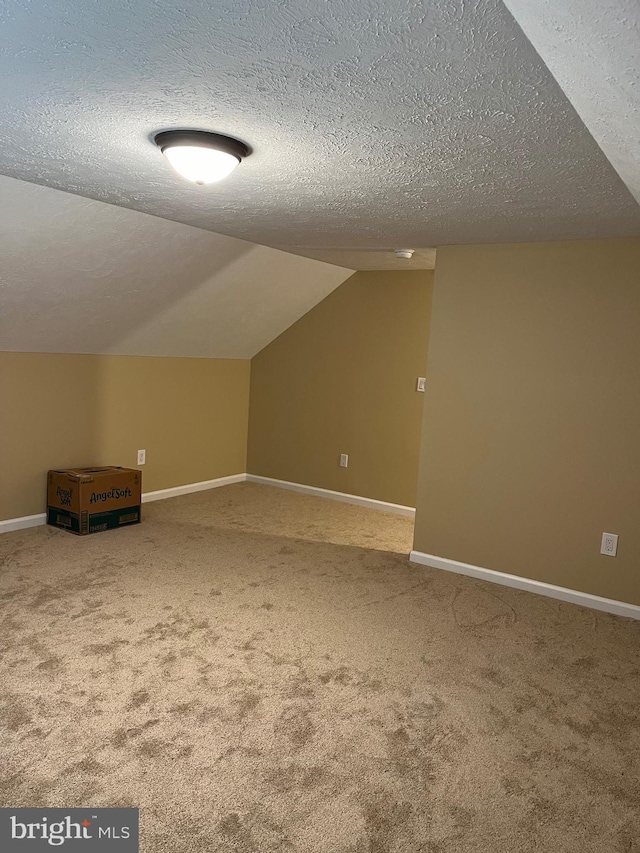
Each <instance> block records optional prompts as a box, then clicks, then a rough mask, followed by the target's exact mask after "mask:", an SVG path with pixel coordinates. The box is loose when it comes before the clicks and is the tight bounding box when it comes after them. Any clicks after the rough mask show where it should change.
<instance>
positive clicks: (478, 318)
mask: <svg viewBox="0 0 640 853" xmlns="http://www.w3.org/2000/svg"><path fill="white" fill-rule="evenodd" d="M427 378H428V388H429V393H428V395H427V399H426V407H425V418H424V426H423V440H422V458H421V469H420V480H419V487H418V503H417V517H416V531H415V545H414V547H415V549H416V550H419V551H422V552H425V553H428V554H433V555H436V556H439V557H448V558H450V559H453V560H459V561H462V562H466V563H472V564H474V565H478V566H483V567H485V568H490V569H495V570H497V571H501V572H509V573H512V574H516V575H522V576H524V577H528V578H534V579H537V580H541V581H546V582H549V583H553V584H558V585H560V586H566V587H571V588H574V589H578V590H582V591H585V592H589V593H594V594H597V595H602V596H605V597H609V598H614V599H619V600H623V601H627V602H631V603H634V604H640V570H639V569H640V523H639V519H640V240H639V239H626V240H601V241H600V240H597V241H596V240H594V241H580V242H567V243H538V244H535V243H531V244H518V245H492V246H460V247H454V246H451V247H445V248H441V249H438V261H437V271H436V278H435V288H434V300H433V311H432V324H431V334H430V349H429V368H428V373H427ZM603 531H607V532H610V533H617V534H619V536H620V540H619V549H618V556H617V557H616V558H611V557H605V556H601V555H600V553H599V551H600V538H601V534H602V532H603Z"/></svg>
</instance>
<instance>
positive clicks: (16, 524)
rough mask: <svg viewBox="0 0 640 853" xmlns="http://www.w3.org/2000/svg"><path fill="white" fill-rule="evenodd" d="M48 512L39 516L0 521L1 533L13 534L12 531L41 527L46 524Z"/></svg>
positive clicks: (23, 516) (22, 516)
mask: <svg viewBox="0 0 640 853" xmlns="http://www.w3.org/2000/svg"><path fill="white" fill-rule="evenodd" d="M46 521H47V514H46V512H39V513H38V514H37V515H21V516H20V518H7V519H5V520H4V521H0V533H11V531H12V530H24V529H25V528H26V527H40V525H41V524H46Z"/></svg>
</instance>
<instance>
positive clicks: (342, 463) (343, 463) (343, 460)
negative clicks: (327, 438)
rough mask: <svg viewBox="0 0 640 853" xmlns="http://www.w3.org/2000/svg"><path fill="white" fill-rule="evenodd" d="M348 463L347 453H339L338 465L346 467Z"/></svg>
mask: <svg viewBox="0 0 640 853" xmlns="http://www.w3.org/2000/svg"><path fill="white" fill-rule="evenodd" d="M348 465H349V454H348V453H341V454H340V467H341V468H346V467H347V466H348Z"/></svg>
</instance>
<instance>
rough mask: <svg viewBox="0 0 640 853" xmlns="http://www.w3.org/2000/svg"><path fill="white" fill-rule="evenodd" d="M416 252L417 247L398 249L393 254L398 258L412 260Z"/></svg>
mask: <svg viewBox="0 0 640 853" xmlns="http://www.w3.org/2000/svg"><path fill="white" fill-rule="evenodd" d="M414 252H415V249H396V250H395V251H394V253H393V254H394V255H395V256H396V258H403V259H404V260H405V261H410V260H411V258H412V257H413V253H414Z"/></svg>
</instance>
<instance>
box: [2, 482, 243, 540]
mask: <svg viewBox="0 0 640 853" xmlns="http://www.w3.org/2000/svg"><path fill="white" fill-rule="evenodd" d="M246 479H247V475H246V474H232V475H231V476H230V477H218V478H217V479H216V480H203V481H202V482H201V483H188V484H187V485H186V486H174V488H172V489H159V490H158V491H157V492H144V493H143V495H142V503H143V504H144V503H148V502H149V501H161V500H164V499H165V498H177V497H178V496H179V495H189V494H191V493H192V492H203V491H205V489H217V488H219V487H220V486H228V485H230V484H231V483H244V481H245V480H246ZM46 523H47V514H46V512H39V513H38V514H37V515H23V516H22V517H21V518H7V519H6V520H5V521H0V533H9V532H10V531H12V530H24V528H26V527H39V526H40V525H41V524H46Z"/></svg>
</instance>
